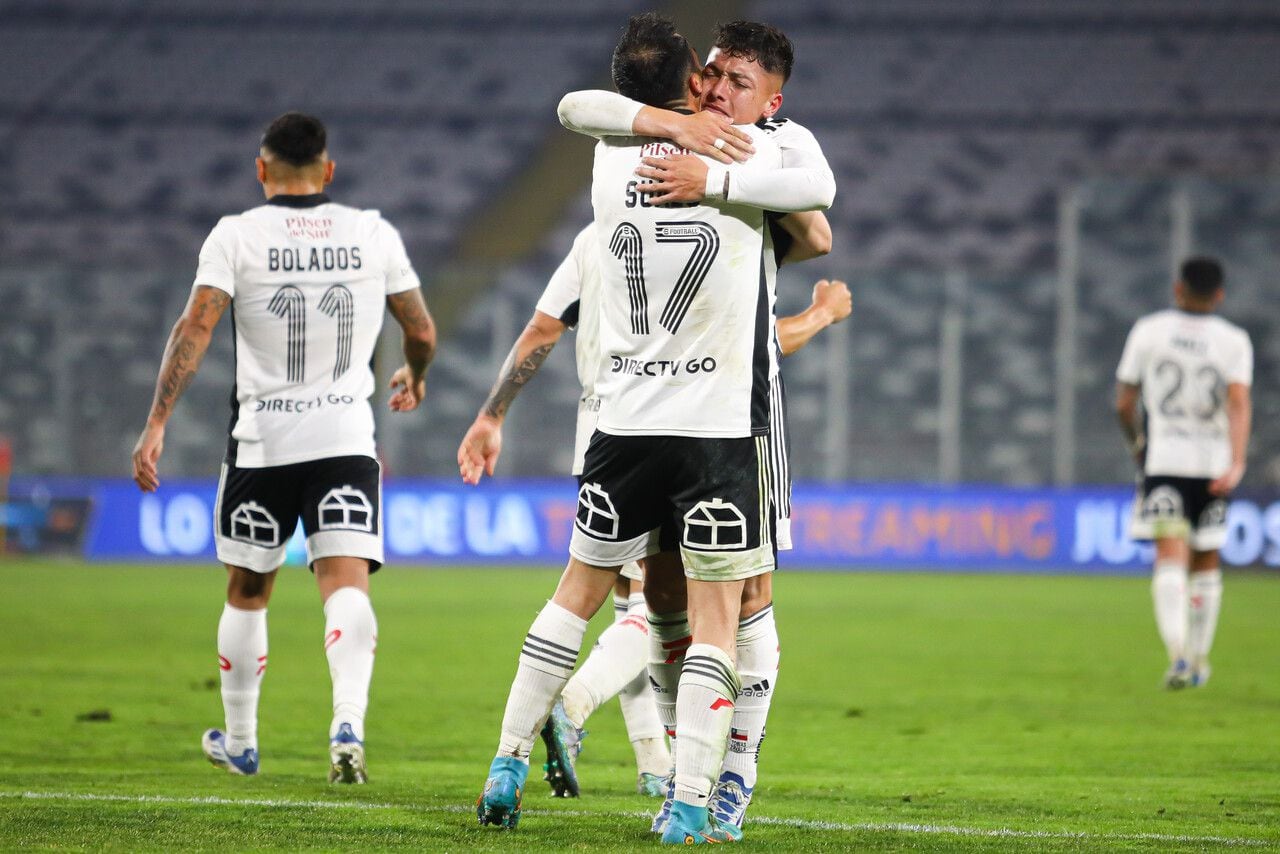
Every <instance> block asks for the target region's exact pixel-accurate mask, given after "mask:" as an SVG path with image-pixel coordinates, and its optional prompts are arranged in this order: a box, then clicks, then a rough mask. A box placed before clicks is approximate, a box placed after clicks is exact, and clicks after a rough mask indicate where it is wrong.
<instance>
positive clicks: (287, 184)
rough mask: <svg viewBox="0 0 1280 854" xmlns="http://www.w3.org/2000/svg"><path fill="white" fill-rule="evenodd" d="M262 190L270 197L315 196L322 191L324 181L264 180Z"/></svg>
mask: <svg viewBox="0 0 1280 854" xmlns="http://www.w3.org/2000/svg"><path fill="white" fill-rule="evenodd" d="M262 191H263V192H264V193H265V194H266V196H267V198H268V199H270V198H272V197H273V196H315V195H318V194H320V193H323V192H324V183H323V182H318V181H264V182H263V183H262Z"/></svg>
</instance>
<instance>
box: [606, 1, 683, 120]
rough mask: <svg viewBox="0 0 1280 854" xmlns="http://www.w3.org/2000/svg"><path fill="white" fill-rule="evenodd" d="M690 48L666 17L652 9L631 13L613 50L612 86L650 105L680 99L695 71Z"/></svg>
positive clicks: (666, 103)
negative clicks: (633, 14)
mask: <svg viewBox="0 0 1280 854" xmlns="http://www.w3.org/2000/svg"><path fill="white" fill-rule="evenodd" d="M695 61H696V60H695V59H694V54H693V50H692V49H691V48H690V47H689V41H688V40H687V39H686V38H685V37H684V36H682V35H680V34H679V33H678V32H676V25H675V24H674V23H673V22H672V21H671V19H670V18H664V17H662V16H661V15H658V14H656V13H654V12H645V13H644V14H643V15H635V16H634V17H632V18H631V20H629V21H627V28H626V29H625V30H624V31H623V33H622V38H620V39H618V45H617V47H615V48H614V49H613V66H612V71H613V85H614V86H616V87H617V89H618V92H619V93H620V94H622V95H626V96H627V97H628V98H630V99H632V100H633V101H639V102H641V103H642V104H647V105H649V106H650V107H665V106H668V105H670V104H671V103H673V102H677V101H679V102H683V101H684V99H685V95H686V92H687V91H688V90H687V87H688V81H689V75H691V74H696V73H697V72H698V70H699V69H698V67H697V66H696V65H695V64H694V63H695Z"/></svg>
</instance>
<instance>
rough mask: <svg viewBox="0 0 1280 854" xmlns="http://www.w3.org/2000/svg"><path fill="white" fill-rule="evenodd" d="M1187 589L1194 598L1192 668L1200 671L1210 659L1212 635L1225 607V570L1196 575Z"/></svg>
mask: <svg viewBox="0 0 1280 854" xmlns="http://www.w3.org/2000/svg"><path fill="white" fill-rule="evenodd" d="M1188 586H1189V587H1190V590H1191V595H1190V596H1189V597H1188V602H1189V608H1188V613H1189V618H1188V620H1187V654H1188V655H1189V656H1190V657H1191V665H1192V667H1196V668H1199V667H1202V666H1204V664H1205V663H1206V662H1207V661H1208V660H1209V651H1210V650H1211V649H1213V633H1214V631H1215V630H1216V629H1217V627H1218V611H1219V610H1220V609H1221V608H1222V570H1221V569H1217V568H1215V569H1206V570H1202V571H1200V572H1193V573H1191V581H1190V584H1189V585H1188Z"/></svg>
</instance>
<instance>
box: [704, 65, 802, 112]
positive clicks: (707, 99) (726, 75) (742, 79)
mask: <svg viewBox="0 0 1280 854" xmlns="http://www.w3.org/2000/svg"><path fill="white" fill-rule="evenodd" d="M701 106H702V109H704V110H712V111H714V112H717V113H720V114H721V115H722V116H728V117H729V119H730V120H731V121H732V122H733V123H734V124H737V125H744V124H753V123H755V122H757V121H759V120H760V119H762V118H768V117H769V116H772V115H773V114H774V113H776V112H777V111H778V108H779V107H781V106H782V75H781V74H771V73H769V72H768V71H765V70H764V69H763V68H761V67H760V63H758V62H756V61H755V60H754V59H743V58H742V57H740V56H726V55H725V54H722V53H721V52H720V51H719V50H718V49H715V48H712V50H711V53H710V54H708V56H707V64H706V65H705V66H704V67H703V69H702V105H701Z"/></svg>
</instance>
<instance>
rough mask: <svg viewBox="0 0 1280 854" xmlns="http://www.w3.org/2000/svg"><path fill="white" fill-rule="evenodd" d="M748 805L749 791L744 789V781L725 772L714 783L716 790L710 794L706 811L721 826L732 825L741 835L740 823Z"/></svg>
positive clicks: (749, 801)
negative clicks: (709, 812)
mask: <svg viewBox="0 0 1280 854" xmlns="http://www.w3.org/2000/svg"><path fill="white" fill-rule="evenodd" d="M750 804H751V790H750V789H748V788H747V787H746V785H745V781H744V780H743V779H742V778H741V777H740V776H738V775H737V774H735V773H733V772H732V771H725V772H724V773H723V774H721V775H720V781H719V782H718V783H716V790H715V791H714V792H712V793H711V801H710V802H709V803H708V804H707V809H709V810H710V811H711V815H712V816H714V817H715V820H716V821H718V822H720V824H721V825H732V826H733V827H736V828H737V829H738V832H739V833H741V832H742V821H743V819H744V818H745V817H746V815H747V807H748V806H749V805H750Z"/></svg>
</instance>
